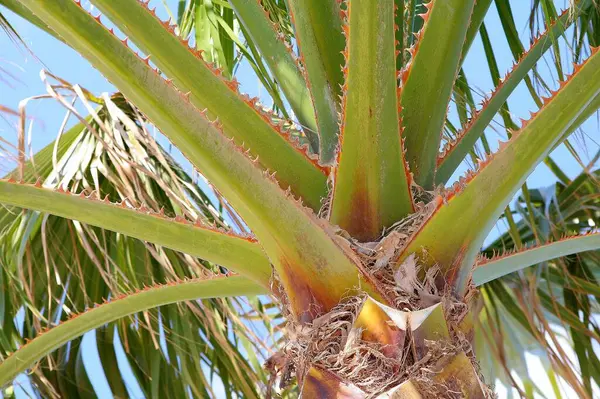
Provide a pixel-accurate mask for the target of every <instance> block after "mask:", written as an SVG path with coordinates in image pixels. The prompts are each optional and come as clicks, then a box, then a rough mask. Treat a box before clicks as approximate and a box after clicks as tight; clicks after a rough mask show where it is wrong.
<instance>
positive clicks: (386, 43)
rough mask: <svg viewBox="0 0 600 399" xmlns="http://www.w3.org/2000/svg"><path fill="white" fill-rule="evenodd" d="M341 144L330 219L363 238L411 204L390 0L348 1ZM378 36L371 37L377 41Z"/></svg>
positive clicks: (388, 223) (408, 209)
mask: <svg viewBox="0 0 600 399" xmlns="http://www.w3.org/2000/svg"><path fill="white" fill-rule="evenodd" d="M347 8H348V10H347V13H348V25H347V26H346V28H345V29H347V33H346V34H347V41H348V43H347V49H346V57H347V63H346V67H345V71H346V74H347V76H346V82H345V83H344V90H345V94H344V99H343V105H342V106H343V116H342V117H343V122H342V132H341V134H342V136H341V148H340V152H339V154H338V159H339V162H338V167H337V169H336V176H335V188H334V192H333V202H332V205H331V206H332V208H331V216H330V219H331V222H332V223H334V224H337V225H339V226H340V227H342V228H343V229H345V230H347V231H348V232H349V233H350V234H351V235H352V236H353V237H356V238H358V239H360V240H362V241H373V240H375V239H377V238H378V237H379V236H380V235H381V233H382V231H383V229H384V228H385V227H388V226H391V225H392V224H393V223H395V222H397V221H398V220H400V219H402V218H403V217H405V216H406V215H408V214H409V213H412V212H413V211H414V208H413V203H412V196H411V192H410V181H411V177H410V174H409V172H408V170H407V165H406V164H405V162H404V154H403V150H402V143H401V139H400V120H399V117H400V115H399V111H398V108H399V107H398V94H397V90H396V80H397V74H396V46H395V37H394V1H393V0H384V1H379V2H378V5H377V6H376V7H373V4H372V3H371V2H370V1H369V0H349V1H348V3H347ZM374 43H376V45H374Z"/></svg>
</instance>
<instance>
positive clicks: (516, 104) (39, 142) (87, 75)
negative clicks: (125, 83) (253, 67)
mask: <svg viewBox="0 0 600 399" xmlns="http://www.w3.org/2000/svg"><path fill="white" fill-rule="evenodd" d="M83 3H84V5H86V4H85V3H86V1H83ZM150 3H151V4H153V5H154V6H156V7H157V10H158V11H159V14H160V15H162V16H163V17H164V18H166V17H167V14H166V12H164V6H163V4H162V1H161V0H151V2H150ZM167 3H168V4H169V5H171V6H172V9H173V10H175V9H176V3H177V2H176V1H174V0H169V1H167ZM511 4H512V7H513V13H514V15H515V18H516V20H517V23H516V25H517V28H518V29H519V32H520V33H521V36H522V38H523V42H524V43H525V46H526V47H527V44H528V43H529V39H528V35H529V31H528V25H527V17H528V13H529V7H530V2H529V1H526V0H513V1H511ZM556 4H557V7H558V8H560V9H562V8H563V7H564V1H563V0H557V1H556ZM88 5H89V4H88ZM6 15H7V16H8V19H9V21H10V22H11V23H12V24H13V26H14V27H15V28H16V29H17V30H18V31H19V32H20V34H21V35H22V37H23V38H24V40H25V42H26V43H27V44H28V46H29V48H30V49H31V51H32V53H33V54H35V57H34V56H32V54H30V53H29V52H28V51H27V50H25V49H24V48H23V47H18V46H15V45H14V44H13V43H11V42H10V40H9V39H8V38H7V37H6V36H4V35H0V68H2V70H4V71H5V72H4V73H1V74H0V76H2V79H3V80H4V81H0V104H1V105H4V106H7V107H10V108H13V109H16V108H17V107H18V104H19V102H20V101H21V100H23V99H25V98H29V97H31V96H35V95H40V94H44V93H45V88H44V85H43V84H42V82H41V80H40V77H39V73H40V70H41V69H42V68H45V69H48V70H49V71H51V72H52V73H54V74H55V75H58V76H60V77H63V78H65V79H67V80H68V81H69V82H71V83H78V84H80V85H81V86H83V87H85V88H86V89H88V90H90V91H91V92H93V93H96V94H100V93H101V92H112V91H114V90H115V89H114V87H113V86H112V85H111V84H109V83H108V82H107V81H106V79H104V78H103V77H102V76H101V75H100V74H99V73H98V72H97V71H96V70H95V69H93V68H92V67H91V66H90V65H89V63H88V62H87V61H85V60H84V59H83V58H82V57H81V56H79V55H78V54H77V53H75V52H74V51H73V50H71V49H70V48H68V47H67V46H65V45H63V44H61V43H60V42H58V41H56V40H55V39H54V38H52V37H51V36H49V35H47V34H45V33H44V32H42V31H40V30H38V29H37V28H35V27H33V26H32V25H29V24H28V23H27V22H25V21H23V20H21V19H20V18H18V17H16V16H14V15H13V14H11V13H10V12H7V13H6ZM485 22H486V24H487V28H488V31H489V32H490V36H491V38H492V44H493V47H494V51H495V53H496V57H497V59H498V63H499V70H500V71H501V73H503V72H502V71H507V70H508V69H509V68H510V66H511V64H512V62H513V58H512V55H511V53H510V50H509V48H508V45H507V43H506V42H505V40H504V39H503V37H504V36H503V33H502V28H501V26H500V23H499V19H498V15H497V13H496V11H495V8H494V6H492V7H491V8H490V12H489V13H488V16H487V17H486V20H485ZM563 50H564V51H565V53H566V52H567V50H568V49H566V48H563ZM464 69H465V72H466V75H467V77H468V78H469V83H470V84H471V86H472V87H475V88H477V89H478V91H479V92H481V93H489V92H490V90H491V88H492V81H491V78H490V75H489V73H488V69H487V65H486V64H485V56H484V53H483V48H482V45H481V41H480V39H479V38H477V39H476V40H475V42H474V44H473V47H472V49H471V52H470V53H469V56H468V57H467V59H466V63H465V66H464ZM540 72H541V73H542V75H543V76H544V77H547V78H551V77H554V75H552V74H551V72H550V69H549V68H546V67H545V66H544V65H543V63H542V65H541V66H540ZM238 79H239V80H240V81H241V83H242V91H245V92H247V93H249V94H251V95H259V96H261V99H262V100H263V102H264V103H265V104H267V105H269V104H270V103H271V102H270V100H269V99H268V98H266V97H265V96H264V93H265V91H264V90H261V88H260V83H259V82H258V80H257V79H256V78H254V77H253V75H252V74H251V72H250V69H249V68H248V67H246V66H242V67H241V68H240V72H239V74H238ZM476 100H477V99H476ZM509 105H510V108H511V112H512V113H513V114H514V115H515V118H514V119H515V120H518V119H517V118H518V117H524V118H526V117H528V115H529V111H530V110H535V109H536V107H535V104H534V102H533V100H532V99H531V97H530V95H529V93H528V91H527V89H526V88H525V87H524V86H523V85H521V86H520V87H519V88H518V89H517V90H516V91H515V93H514V94H513V95H512V96H511V98H510V100H509ZM27 115H28V117H30V118H31V119H30V121H31V123H32V124H33V126H32V128H31V132H32V136H31V141H30V146H31V149H32V151H33V152H35V151H37V150H39V149H40V148H42V147H43V146H45V145H46V144H48V143H49V142H51V141H52V140H53V139H54V138H55V135H56V132H57V131H58V128H59V126H60V124H61V122H62V119H63V117H64V109H63V108H62V107H61V106H60V105H59V104H57V103H56V102H55V101H53V100H37V101H31V102H29V104H28V105H27ZM15 122H16V121H15V119H14V118H13V119H11V118H6V119H0V137H1V138H3V139H5V140H8V141H10V142H13V143H14V142H15V141H16V128H15ZM499 130H501V129H499ZM584 130H585V132H586V135H582V134H580V135H579V136H578V137H581V138H583V137H585V141H586V146H585V148H584V146H581V147H582V148H580V150H581V156H582V158H583V159H584V160H586V159H588V157H589V156H591V155H593V153H594V152H595V150H597V148H598V146H597V144H595V143H598V142H600V134H599V129H598V123H597V120H596V118H595V117H592V118H591V120H589V121H588V122H587V123H586V124H585V125H584ZM490 137H492V136H490ZM581 138H580V139H578V140H576V142H581V141H582V139H581ZM490 141H491V142H494V140H490ZM586 152H587V153H589V154H586ZM0 156H1V154H0ZM553 157H554V159H555V160H556V161H557V162H559V164H560V165H561V166H563V167H564V169H565V171H566V173H567V174H568V175H569V176H570V177H573V176H575V175H576V174H577V173H579V171H580V167H579V166H578V164H577V163H576V162H575V161H574V159H573V157H572V156H571V155H570V154H569V153H568V151H567V150H566V149H565V148H564V146H561V147H559V148H558V149H557V150H556V151H555V152H554V154H553ZM178 159H180V160H181V158H178ZM182 162H183V161H182ZM12 166H13V164H11V162H10V161H9V160H7V159H4V160H3V159H2V158H1V157H0V174H3V173H4V172H5V171H7V170H10V169H12ZM465 168H466V165H464V167H463V168H462V169H461V172H462V171H464V170H465ZM554 181H555V179H554V177H553V175H552V174H551V173H550V172H549V171H548V169H547V168H546V167H545V166H543V165H541V166H539V167H538V168H537V169H536V170H535V171H534V172H533V174H532V175H531V176H530V178H529V179H528V182H529V184H530V186H531V187H540V186H547V185H549V184H552V183H553V182H554ZM497 234H498V231H496V232H493V233H492V235H491V236H496V235H497ZM85 345H86V346H87V347H88V348H89V358H88V363H87V364H86V367H89V370H90V371H91V372H92V373H93V374H92V375H94V376H100V375H101V372H100V373H99V370H98V364H97V361H94V359H95V357H97V355H95V354H94V347H95V345H93V334H89V335H88V336H86V339H85ZM94 380H95V381H94V383H95V385H96V386H97V389H98V392H101V393H102V394H101V396H103V397H104V396H105V395H109V392H110V391H109V390H108V385H107V384H106V381H105V380H103V378H100V377H98V378H94ZM132 389H133V390H132V392H131V393H132V396H134V397H140V396H141V392H140V391H139V390H136V389H135V387H132Z"/></svg>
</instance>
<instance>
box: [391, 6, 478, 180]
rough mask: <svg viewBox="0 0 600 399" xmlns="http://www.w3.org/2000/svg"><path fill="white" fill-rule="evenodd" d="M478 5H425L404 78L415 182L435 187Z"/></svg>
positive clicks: (409, 151)
mask: <svg viewBox="0 0 600 399" xmlns="http://www.w3.org/2000/svg"><path fill="white" fill-rule="evenodd" d="M474 4H475V0H444V1H440V0H434V1H431V2H429V3H427V5H426V6H427V7H428V11H427V13H426V14H424V17H423V18H424V19H425V25H424V26H423V29H422V30H421V31H420V32H419V38H418V39H417V43H416V44H415V46H414V47H413V48H412V49H411V53H412V60H411V61H410V63H409V66H408V68H407V69H406V71H404V73H403V75H402V91H401V98H400V103H401V105H402V125H403V127H404V132H403V134H404V137H405V138H406V141H405V146H406V158H407V160H408V163H409V165H410V169H411V171H412V173H413V174H414V176H415V180H416V182H417V183H418V184H419V185H421V186H422V187H424V188H426V189H431V188H432V187H433V183H434V180H433V179H434V173H435V168H436V159H437V154H438V150H439V146H440V140H441V137H442V129H443V126H444V122H445V120H446V113H447V108H448V102H449V101H450V95H451V94H452V87H453V86H454V81H455V79H456V75H457V73H458V67H459V63H460V58H461V52H462V49H463V43H464V41H465V35H466V33H467V28H468V27H469V21H470V18H471V14H472V12H473V5H474Z"/></svg>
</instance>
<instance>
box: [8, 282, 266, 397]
mask: <svg viewBox="0 0 600 399" xmlns="http://www.w3.org/2000/svg"><path fill="white" fill-rule="evenodd" d="M266 293H268V291H267V289H265V288H264V287H261V286H260V285H258V284H256V283H254V282H252V281H251V280H248V279H246V278H244V277H240V276H233V277H218V278H217V277H215V278H213V279H208V280H188V281H176V282H172V283H170V284H166V285H159V286H153V287H148V288H145V289H144V290H142V291H140V292H137V293H132V294H128V295H123V296H121V297H119V298H116V299H114V300H111V301H110V302H106V303H104V304H102V305H99V306H97V307H94V308H92V309H89V310H88V311H86V312H85V313H82V314H80V315H73V316H72V317H71V319H69V320H67V321H65V322H63V323H60V324H59V325H58V326H56V327H53V328H51V329H49V330H47V331H45V332H42V333H40V334H39V335H38V336H37V337H36V338H35V339H33V340H32V341H30V342H27V343H26V344H25V345H23V346H22V347H21V348H19V349H18V350H17V351H16V352H14V353H13V354H12V355H10V356H9V357H8V358H7V359H4V361H2V362H1V363H0V386H4V385H6V384H8V383H9V382H10V381H12V380H13V379H14V378H15V377H16V376H17V375H19V374H20V373H23V372H25V371H26V370H27V368H29V367H32V366H33V365H34V363H35V362H36V361H38V360H40V359H41V358H42V357H44V356H46V355H48V354H49V353H51V352H52V351H54V350H55V349H57V348H59V347H60V346H62V345H64V344H66V343H67V342H69V341H70V340H72V339H74V338H77V337H79V336H80V335H82V334H84V333H86V332H88V331H90V330H93V329H95V328H98V327H101V326H103V325H104V324H106V323H110V322H112V321H115V320H118V319H120V318H122V317H125V316H129V315H132V314H134V313H137V312H141V311H144V310H148V309H152V308H155V307H157V306H162V305H167V304H170V303H176V302H181V301H191V300H196V299H206V298H225V297H231V296H252V295H262V294H266Z"/></svg>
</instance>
